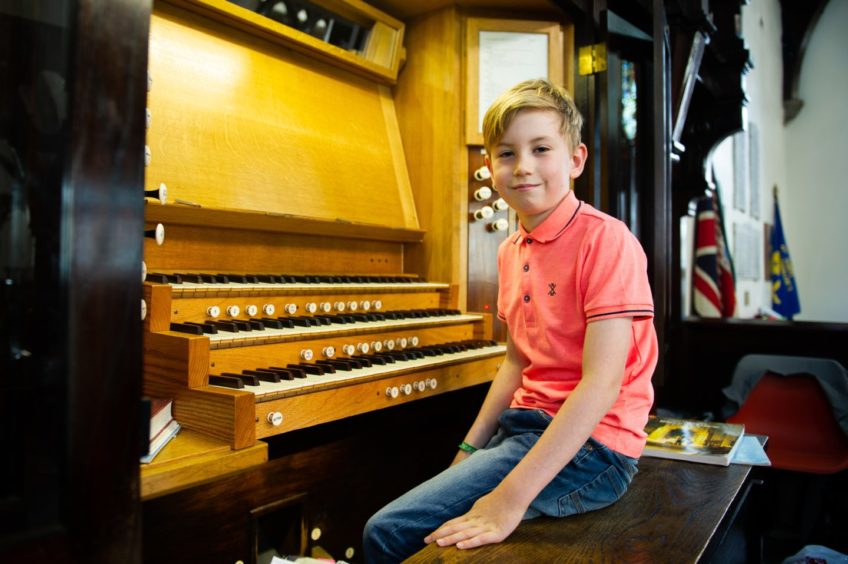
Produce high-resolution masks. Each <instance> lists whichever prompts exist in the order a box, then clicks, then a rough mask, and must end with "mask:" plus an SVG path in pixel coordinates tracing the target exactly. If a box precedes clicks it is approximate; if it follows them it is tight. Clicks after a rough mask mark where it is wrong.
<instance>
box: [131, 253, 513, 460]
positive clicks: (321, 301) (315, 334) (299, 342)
mask: <svg viewBox="0 0 848 564" xmlns="http://www.w3.org/2000/svg"><path fill="white" fill-rule="evenodd" d="M280 251H281V252H284V249H281V250H280ZM145 300H146V302H147V303H149V304H150V305H149V311H148V315H147V318H146V324H147V333H146V339H145V375H146V385H147V388H148V390H149V391H150V392H151V393H156V394H159V395H168V396H172V397H175V413H176V417H177V418H178V420H179V421H180V423H181V424H183V425H185V426H187V427H188V428H194V429H197V430H200V431H202V432H204V433H207V434H211V435H213V436H217V437H221V438H224V439H226V440H228V441H230V442H231V444H232V447H233V448H236V449H239V448H243V447H247V446H250V445H252V444H253V442H254V441H255V440H256V439H257V438H260V439H261V438H266V437H270V436H273V435H278V434H281V433H284V432H287V431H291V430H295V429H302V428H304V427H309V426H313V425H317V424H320V423H325V422H328V421H333V420H337V419H342V418H345V417H349V416H352V415H357V414H360V413H364V412H366V411H372V410H377V409H381V408H384V407H389V406H392V405H397V404H399V403H404V402H408V401H414V400H416V399H420V398H426V397H430V396H433V395H436V394H441V393H445V392H449V391H451V390H456V389H459V388H462V387H466V386H469V385H474V384H479V383H482V382H486V381H488V380H490V379H491V378H492V376H493V375H494V372H495V371H496V370H497V364H498V362H499V361H500V358H501V356H502V355H503V353H504V351H505V348H504V347H503V346H502V345H499V344H498V343H496V342H495V341H492V340H491V325H490V321H489V319H488V318H487V317H486V316H483V315H482V314H469V313H463V312H461V311H460V310H458V309H455V308H452V307H451V304H450V303H449V302H450V287H449V285H448V284H439V283H428V282H421V281H418V280H417V279H416V278H414V277H410V276H404V275H397V276H367V275H362V276H356V275H354V276H351V275H285V274H279V275H276V274H252V275H247V274H232V273H227V274H220V273H215V274H210V273H184V272H180V273H177V272H150V273H148V275H147V282H145Z"/></svg>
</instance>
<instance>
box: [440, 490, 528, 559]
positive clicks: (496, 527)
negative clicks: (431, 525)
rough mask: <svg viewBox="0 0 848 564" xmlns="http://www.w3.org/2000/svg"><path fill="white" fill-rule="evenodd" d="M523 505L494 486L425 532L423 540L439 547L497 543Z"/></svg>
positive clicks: (513, 525) (512, 525)
mask: <svg viewBox="0 0 848 564" xmlns="http://www.w3.org/2000/svg"><path fill="white" fill-rule="evenodd" d="M525 511H526V508H522V507H521V506H520V504H515V503H514V502H510V500H509V499H507V496H505V495H503V494H502V493H500V492H499V491H498V490H497V489H495V490H493V491H492V492H490V493H489V494H487V495H484V496H483V497H481V498H480V499H478V500H477V501H476V502H475V503H474V505H473V506H472V507H471V509H470V510H469V511H468V513H466V514H465V515H461V516H459V517H457V518H456V519H451V520H450V521H447V522H446V523H444V524H443V525H442V526H441V527H439V528H438V529H436V530H435V531H433V532H432V533H430V534H429V535H427V537H426V538H425V539H424V542H425V543H427V544H430V543H431V542H434V541H435V542H436V544H438V545H439V546H450V545H456V547H457V548H474V547H477V546H483V545H484V544H492V543H496V542H501V541H502V540H504V539H505V538H506V537H508V536H509V535H510V534H511V533H512V532H513V531H514V530H515V528H516V527H518V524H519V523H520V522H521V518H522V517H523V516H524V512H525Z"/></svg>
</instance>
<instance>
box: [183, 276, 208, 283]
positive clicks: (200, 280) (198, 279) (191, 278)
mask: <svg viewBox="0 0 848 564" xmlns="http://www.w3.org/2000/svg"><path fill="white" fill-rule="evenodd" d="M177 276H179V277H180V278H181V279H182V280H183V282H191V283H192V284H204V283H206V282H209V280H206V279H205V278H204V277H203V276H202V275H200V274H178V275H177Z"/></svg>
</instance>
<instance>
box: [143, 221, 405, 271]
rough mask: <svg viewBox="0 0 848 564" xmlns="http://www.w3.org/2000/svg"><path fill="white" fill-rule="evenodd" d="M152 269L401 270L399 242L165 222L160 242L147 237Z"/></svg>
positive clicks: (148, 255)
mask: <svg viewBox="0 0 848 564" xmlns="http://www.w3.org/2000/svg"><path fill="white" fill-rule="evenodd" d="M144 259H145V261H146V262H147V269H148V271H149V272H158V271H160V270H165V271H176V272H203V271H204V270H206V271H208V269H219V270H217V271H218V272H222V270H220V269H224V271H227V272H241V273H278V274H279V273H290V274H325V273H326V274H373V275H380V274H396V273H399V272H402V271H403V246H402V245H401V244H400V243H390V242H383V241H366V240H354V241H352V240H346V239H344V238H341V237H339V238H335V237H317V236H309V235H299V234H281V233H273V232H264V231H248V230H236V229H219V228H217V227H213V226H210V227H205V228H202V227H187V226H183V225H173V226H171V225H166V226H165V242H164V244H162V245H161V246H159V245H156V243H155V242H152V241H150V240H148V241H146V242H145V248H144Z"/></svg>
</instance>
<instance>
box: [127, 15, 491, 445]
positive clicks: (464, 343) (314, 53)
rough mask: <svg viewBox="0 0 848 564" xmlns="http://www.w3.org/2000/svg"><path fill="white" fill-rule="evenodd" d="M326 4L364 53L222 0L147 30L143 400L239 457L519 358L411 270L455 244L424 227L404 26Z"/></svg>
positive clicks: (423, 272)
mask: <svg viewBox="0 0 848 564" xmlns="http://www.w3.org/2000/svg"><path fill="white" fill-rule="evenodd" d="M319 4H322V5H324V6H325V8H324V9H335V10H339V17H340V19H339V21H342V20H344V21H347V22H355V23H356V26H357V28H358V29H360V30H361V31H362V33H363V34H364V37H366V39H365V41H364V47H363V48H362V49H361V50H359V51H356V52H353V51H345V50H343V49H341V48H339V47H338V46H336V45H335V44H332V42H330V44H327V43H325V42H321V41H319V40H318V38H316V37H314V36H312V35H309V34H306V33H302V32H301V31H298V30H297V29H296V27H290V26H287V25H285V24H284V22H281V21H279V20H275V19H273V18H270V19H269V18H267V17H264V16H263V15H262V13H261V12H262V10H259V12H254V11H251V10H250V9H246V8H244V7H241V6H239V5H236V3H230V2H224V1H223V0H169V1H167V2H166V1H162V2H156V3H155V4H154V11H153V17H152V20H151V48H150V62H149V65H150V70H149V77H150V79H149V81H148V86H149V92H148V106H149V107H148V111H147V118H148V129H147V144H146V146H145V162H146V165H147V166H146V169H145V172H146V183H147V185H148V186H160V189H159V190H158V191H156V190H149V191H146V192H145V196H146V200H145V208H146V214H145V215H146V221H147V223H148V224H151V225H153V224H155V225H157V226H159V227H157V229H155V230H151V232H150V233H149V235H150V236H151V237H153V240H147V241H146V242H145V263H146V268H147V275H146V279H145V281H144V304H145V305H146V315H145V317H144V321H143V323H144V328H145V333H144V336H145V338H144V378H145V391H146V393H148V394H150V395H154V396H165V397H171V398H173V399H174V415H175V418H176V419H177V420H178V421H179V422H180V423H181V424H182V425H183V427H184V428H187V429H193V430H195V431H199V432H201V433H204V434H206V435H210V436H212V437H217V438H219V439H223V440H225V441H227V442H228V443H229V444H230V446H231V447H232V448H233V449H236V450H238V449H243V448H247V447H250V446H251V445H253V444H254V443H255V441H256V440H257V439H263V438H268V437H272V436H275V435H280V434H282V433H286V432H289V431H293V430H298V429H304V428H307V427H312V426H315V425H319V424H322V423H326V422H330V421H335V420H339V419H344V418H347V417H350V416H353V415H358V414H362V413H366V412H369V411H375V410H380V409H382V408H385V407H389V406H393V405H398V404H402V403H406V402H411V401H415V400H418V399H421V398H427V397H432V396H435V395H439V394H444V393H446V392H451V391H454V390H458V389H461V388H465V387H468V386H472V385H476V384H480V383H483V382H487V381H490V380H491V378H492V377H493V376H494V374H495V372H496V370H497V366H498V363H499V362H500V361H501V358H502V356H503V353H504V351H505V349H504V347H503V346H502V345H499V344H498V343H496V342H495V341H493V340H492V314H491V312H488V313H469V312H465V311H462V309H461V306H462V305H464V295H461V294H464V291H463V290H460V287H461V285H462V284H463V280H462V278H461V277H457V276H451V277H450V278H449V279H447V280H444V281H443V282H439V281H435V282H431V281H426V280H425V276H426V277H428V278H429V276H428V274H431V273H432V272H428V271H432V270H433V269H430V268H428V266H427V265H426V264H424V263H423V262H422V261H421V260H420V259H417V260H416V259H413V258H411V257H412V256H416V257H420V256H421V255H422V253H421V251H420V249H421V248H422V247H423V246H424V242H425V238H429V239H430V242H429V245H430V246H432V245H433V244H434V242H435V244H438V241H439V239H440V238H442V239H444V238H445V237H446V234H445V233H439V232H435V231H431V232H430V233H427V232H426V231H425V230H423V229H421V228H420V225H419V222H418V217H417V210H416V205H415V200H414V193H413V188H412V186H411V182H410V176H409V172H408V170H407V160H408V159H407V155H406V153H405V152H404V150H403V145H402V142H401V134H400V129H399V123H398V115H397V113H396V110H395V107H394V101H393V98H392V95H391V91H390V89H389V86H391V85H394V84H395V83H396V81H397V76H398V71H399V67H400V62H401V55H402V51H403V49H402V39H403V33H404V25H403V24H402V23H401V22H400V21H398V20H395V19H393V18H392V17H390V16H388V15H386V14H383V13H382V12H379V11H378V10H376V9H373V8H371V7H370V6H367V5H365V4H364V3H361V2H319ZM187 101H191V103H187ZM166 185H167V195H166V192H165V188H164V187H165V186H166ZM446 212H447V213H456V212H453V211H452V210H450V209H448V210H446ZM457 216H458V214H457ZM457 221H459V218H458V217H457ZM165 229H167V232H168V237H167V240H165V238H164V230H165ZM154 241H155V243H154ZM428 252H431V251H425V253H428ZM446 258H447V259H449V260H455V259H451V257H449V256H448V257H446Z"/></svg>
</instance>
